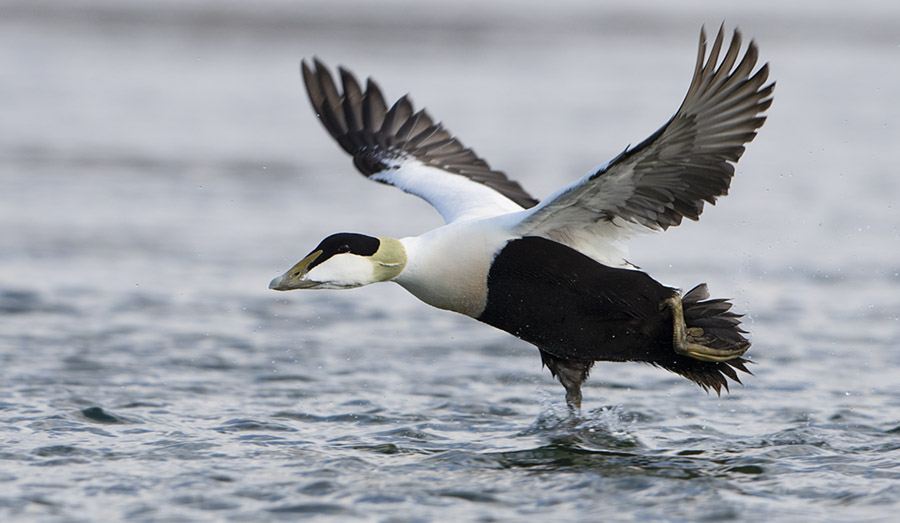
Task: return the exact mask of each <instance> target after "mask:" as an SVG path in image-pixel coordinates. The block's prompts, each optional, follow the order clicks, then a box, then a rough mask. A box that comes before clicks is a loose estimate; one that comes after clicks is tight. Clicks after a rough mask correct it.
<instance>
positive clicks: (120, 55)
mask: <svg viewBox="0 0 900 523" xmlns="http://www.w3.org/2000/svg"><path fill="white" fill-rule="evenodd" d="M592 4H593V3H592V2H585V3H579V2H564V3H563V4H562V6H561V7H560V6H557V7H554V8H553V9H551V8H549V7H548V8H540V7H534V8H531V10H524V11H523V10H522V9H520V8H518V7H517V5H518V4H513V3H499V4H492V5H490V6H487V7H485V6H477V5H476V4H471V5H468V4H467V5H466V6H465V8H462V7H459V4H453V5H454V6H455V7H454V6H450V5H449V4H448V6H442V5H426V6H424V7H422V6H420V7H410V6H404V5H403V4H400V3H391V4H389V5H388V6H387V7H384V6H380V7H378V8H377V9H376V8H374V7H368V4H365V3H362V2H360V3H359V4H358V5H355V6H354V7H353V8H352V9H351V8H347V7H344V8H340V7H326V6H324V5H317V4H294V3H289V2H282V1H278V0H270V1H269V2H266V3H265V4H258V3H257V4H254V6H255V7H248V6H244V5H242V4H238V3H235V4H227V7H216V6H217V5H220V3H214V2H203V1H194V2H187V3H185V2H166V3H162V4H161V3H158V2H155V3H153V4H150V3H148V4H147V5H146V6H144V5H142V4H138V3H131V4H128V5H127V6H123V5H119V3H118V2H112V1H108V2H107V1H101V0H94V1H91V2H85V3H82V4H60V5H56V4H54V3H49V2H48V3H41V2H37V3H36V2H21V3H19V2H12V3H7V4H4V6H3V7H0V43H2V44H3V45H0V64H2V67H0V76H2V81H0V95H2V96H0V112H2V114H3V117H2V119H0V232H2V240H0V379H2V384H3V391H4V393H3V394H2V396H0V463H2V465H0V519H3V520H31V519H34V520H68V521H71V520H121V519H126V518H128V519H138V520H221V519H236V520H278V519H297V518H301V517H329V516H331V517H340V518H357V519H364V520H377V521H425V520H448V519H461V520H521V519H523V518H526V517H533V518H534V519H541V520H560V521H563V520H567V521H571V520H579V519H581V520H584V519H593V518H601V517H602V518H604V519H612V520H627V519H655V520H699V519H738V520H759V521H762V520H772V519H780V520H791V521H797V520H801V521H803V520H806V521H809V520H834V521H841V520H843V521H881V520H888V519H891V518H892V516H893V515H894V513H895V512H896V511H897V509H898V508H900V503H898V499H900V351H898V350H897V347H898V346H900V213H898V209H897V203H896V202H897V197H898V195H900V177H898V176H897V175H898V173H897V164H898V159H900V154H898V152H897V149H896V145H897V144H898V143H900V128H898V122H900V104H897V100H896V95H897V93H900V73H898V71H900V67H898V66H900V47H898V46H900V30H898V29H897V28H898V27H900V11H898V9H897V8H896V7H895V6H893V5H892V4H887V3H885V4H884V5H881V4H879V3H866V2H861V3H860V2H857V3H854V6H853V8H852V10H850V9H851V8H849V7H843V6H842V5H840V4H837V5H833V6H831V5H824V6H823V5H821V4H818V3H817V4H815V14H814V16H810V15H809V13H808V12H806V11H804V10H803V9H801V8H800V7H795V8H791V9H789V10H786V9H785V8H779V7H778V4H772V5H767V4H765V3H763V4H756V5H754V6H743V7H741V8H740V10H738V11H729V10H726V9H725V8H724V7H722V6H720V5H719V4H718V3H716V4H707V3H705V2H695V3H692V4H689V5H687V6H682V7H680V8H679V10H678V11H674V10H673V9H674V8H670V7H668V4H662V3H660V5H657V6H654V7H653V9H652V10H649V11H632V10H630V8H625V7H622V8H615V7H607V8H602V9H600V8H596V7H593V5H592ZM344 5H345V6H346V4H344ZM554 5H555V4H554ZM260 6H261V7H260ZM807 7H808V9H813V7H812V5H810V6H807ZM342 9H344V10H343V11H342ZM723 18H726V19H727V21H728V23H729V24H732V23H736V24H739V25H740V26H741V27H742V28H743V29H744V31H745V34H746V35H747V36H748V37H749V36H754V37H755V38H756V39H757V41H758V42H759V44H760V47H761V54H762V56H763V58H764V59H767V60H769V61H770V62H771V63H772V68H773V76H774V78H775V79H776V80H777V81H778V87H777V90H776V101H775V105H774V106H773V109H772V111H771V116H770V120H769V122H768V123H767V124H766V126H765V127H764V128H763V129H762V132H761V134H760V137H759V139H758V140H757V141H756V142H754V143H752V144H751V145H750V147H749V149H748V153H747V154H746V157H745V158H744V160H742V162H741V164H740V166H739V168H738V176H737V178H736V179H735V182H734V184H733V188H732V195H731V196H729V197H728V198H726V199H724V200H723V201H722V202H721V204H720V205H718V206H717V207H714V208H709V209H707V212H706V213H705V214H704V216H703V220H702V221H701V223H699V224H693V223H691V224H687V225H685V226H682V227H680V228H678V229H677V230H672V231H669V232H667V233H666V234H664V235H657V236H650V237H646V238H641V239H639V240H638V241H636V242H635V244H634V246H633V248H632V259H634V261H635V262H637V263H639V264H640V265H642V266H643V267H645V268H646V269H647V270H649V271H651V272H652V273H653V274H654V275H656V276H657V277H659V278H660V279H662V280H663V281H665V282H666V283H669V284H672V285H677V286H680V287H690V286H693V285H694V284H696V283H698V282H700V281H706V282H708V283H709V284H710V288H711V290H712V291H713V293H714V294H716V295H721V296H733V297H735V301H736V303H737V307H738V308H739V309H740V310H743V311H746V312H747V313H748V317H747V324H748V326H749V329H750V330H751V331H752V336H753V342H754V346H753V348H752V351H751V353H750V354H751V356H752V358H753V360H754V362H755V363H756V364H755V365H753V367H752V370H753V372H754V374H755V375H754V376H748V377H747V378H746V379H745V380H744V381H745V383H746V385H745V386H744V387H741V386H737V387H734V388H733V389H732V393H731V394H729V395H725V396H723V397H721V398H717V397H716V396H715V395H707V394H704V393H703V392H702V391H701V390H699V389H698V388H697V387H696V386H694V385H692V384H690V383H689V382H687V381H685V380H683V379H681V378H679V377H677V376H674V375H670V374H667V373H665V372H663V371H660V370H658V369H653V368H649V367H643V366H640V365H622V364H599V365H598V366H597V367H596V368H595V370H594V372H593V377H592V379H591V380H590V381H589V382H588V384H587V385H586V387H585V409H584V412H583V413H582V416H581V418H579V419H570V418H568V417H567V414H566V411H565V408H564V405H563V397H562V396H563V393H562V388H561V387H560V386H559V385H558V384H556V383H555V382H553V380H551V378H550V376H549V373H548V372H547V371H546V370H542V369H541V368H540V363H539V361H540V359H539V357H538V355H537V351H536V350H535V349H533V348H532V347H531V346H529V345H527V344H524V343H522V342H519V341H517V340H515V339H512V338H511V337H509V336H508V335H506V334H504V333H501V332H498V331H495V330H493V329H491V328H489V327H486V326H484V325H480V324H477V323H476V322H473V321H471V320H468V319H466V318H463V317H460V316H456V315H453V314H450V313H446V312H442V311H437V310H433V309H429V308H428V307H426V306H424V305H422V304H421V303H419V302H417V301H416V300H415V299H414V298H412V297H411V296H409V295H407V294H406V293H405V292H404V291H403V290H402V289H400V288H399V287H395V286H391V285H381V286H372V287H367V288H365V289H359V290H354V291H347V292H306V293H300V292H296V293H290V294H279V293H273V292H271V291H268V290H267V289H266V285H267V283H268V281H269V279H270V278H271V277H272V276H275V275H277V274H279V273H280V272H281V271H283V270H284V269H285V268H286V267H287V266H289V265H290V264H291V263H293V262H295V261H296V260H297V259H298V258H299V257H300V256H302V255H303V254H305V253H306V252H307V251H308V250H309V249H310V248H311V247H312V246H313V245H315V244H316V243H317V242H318V240H319V239H320V238H321V237H323V236H325V235H327V234H329V233H331V232H335V231H340V230H350V231H363V232H370V233H374V234H387V235H392V236H403V235H410V234H416V233H419V232H421V231H423V230H425V229H428V228H430V227H433V226H436V225H438V224H439V218H438V216H437V215H436V213H434V212H433V211H432V210H431V209H430V208H429V207H428V206H427V205H425V204H423V203H421V202H418V201H416V200H415V199H413V198H410V197H408V196H406V195H403V194H401V193H400V192H399V191H396V190H395V189H391V188H387V187H381V186H377V185H376V184H371V183H367V182H366V181H365V180H363V179H362V178H361V177H359V176H358V175H357V174H355V173H354V172H353V170H352V167H351V165H350V163H349V162H348V161H347V160H346V158H344V157H343V156H342V153H340V152H339V150H338V148H337V147H336V146H335V145H333V144H332V143H331V142H330V139H329V138H328V137H327V136H326V135H325V133H324V132H323V131H322V130H321V129H320V127H319V124H318V123H317V122H315V120H314V119H313V117H312V114H311V111H310V110H309V108H308V104H307V101H306V99H305V95H304V93H303V92H302V90H301V84H300V81H299V78H298V75H297V63H298V61H299V59H300V58H301V57H303V56H312V55H313V54H316V55H318V56H320V57H322V58H323V59H325V60H328V61H330V62H332V63H336V62H340V63H343V64H346V65H348V66H350V67H352V68H353V69H355V70H356V71H357V72H358V73H359V74H361V75H368V74H373V75H375V76H376V77H377V78H378V79H379V80H380V82H381V84H382V87H383V88H384V90H385V92H386V94H387V95H388V96H399V95H401V94H403V93H404V92H406V91H407V90H409V91H411V92H412V93H413V95H414V99H415V100H416V101H417V102H419V103H420V104H426V105H428V107H429V108H430V109H431V111H432V113H433V114H434V115H436V116H437V117H438V118H440V119H443V120H444V121H445V123H446V124H447V125H448V127H449V128H450V129H451V130H453V131H454V132H456V133H457V134H458V135H460V136H461V137H462V138H463V139H464V141H465V143H466V144H467V145H471V146H473V147H475V148H476V150H477V151H478V152H479V153H481V154H482V155H484V156H486V157H487V158H489V159H490V160H491V161H492V163H493V164H494V165H495V166H497V167H499V168H502V169H504V170H506V171H507V172H509V173H512V174H513V176H514V177H515V178H517V179H519V180H520V181H522V183H523V184H524V185H525V186H526V187H527V188H529V189H531V190H532V192H534V193H535V194H537V195H538V196H543V195H546V194H549V193H550V192H552V191H553V190H554V189H555V188H557V187H559V186H561V185H563V184H565V183H568V182H569V181H571V180H572V179H574V178H576V177H578V176H580V175H581V174H582V173H583V172H586V171H587V170H588V169H589V168H591V167H592V166H594V165H596V164H599V163H601V162H603V161H605V160H606V159H608V158H609V157H611V156H612V155H614V154H615V153H617V152H618V151H619V150H621V149H622V148H623V147H624V146H625V145H626V144H627V143H629V142H631V143H636V142H637V141H639V140H640V139H642V138H643V137H644V136H646V135H647V134H648V133H649V132H651V131H652V130H654V129H655V128H656V127H657V126H658V125H659V124H661V123H662V122H663V121H665V119H666V118H667V117H668V116H669V114H670V113H671V111H672V110H673V109H674V108H675V107H676V106H677V104H678V102H679V101H680V98H681V96H682V94H683V92H684V90H685V88H686V86H687V83H686V82H687V80H688V78H689V75H690V72H691V68H692V66H693V59H694V57H693V53H694V45H695V38H696V32H697V30H698V28H699V25H700V24H701V23H706V24H707V26H708V27H711V28H714V27H715V26H717V25H718V23H719V22H720V21H721V20H722V19H723Z"/></svg>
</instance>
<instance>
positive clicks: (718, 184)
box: [595, 22, 775, 230]
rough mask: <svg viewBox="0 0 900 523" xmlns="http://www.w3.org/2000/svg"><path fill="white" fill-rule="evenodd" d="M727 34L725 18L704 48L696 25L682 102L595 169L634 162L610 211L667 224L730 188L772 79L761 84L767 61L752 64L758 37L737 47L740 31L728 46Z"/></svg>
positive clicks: (696, 212)
mask: <svg viewBox="0 0 900 523" xmlns="http://www.w3.org/2000/svg"><path fill="white" fill-rule="evenodd" d="M725 37H726V31H725V26H724V22H723V24H722V25H721V26H720V27H719V30H718V32H717V33H716V37H715V40H714V41H713V44H712V46H711V48H710V49H709V52H708V53H707V49H706V44H707V38H706V30H705V28H701V29H700V41H699V45H698V53H697V60H696V64H695V67H694V75H693V77H692V78H691V83H690V87H689V88H688V92H687V94H686V95H685V98H684V101H683V102H682V104H681V107H679V109H678V111H677V112H676V113H675V115H674V116H673V117H672V118H671V119H670V120H669V121H668V122H666V124H665V125H663V126H662V127H661V128H660V129H659V130H657V131H656V132H655V133H653V134H652V135H651V136H650V137H648V138H647V139H646V140H644V141H643V142H641V143H640V144H638V145H637V146H635V147H633V148H630V149H628V150H627V151H626V153H625V154H623V155H620V156H619V157H617V158H616V159H615V160H613V161H612V162H610V164H609V167H608V168H607V169H606V171H605V172H604V173H598V174H597V175H595V177H600V176H603V175H604V174H605V173H606V172H611V171H614V170H617V169H628V168H631V169H633V170H634V174H633V176H632V178H631V180H632V181H631V183H633V184H634V185H635V187H634V191H633V196H632V197H631V198H630V199H628V200H627V201H623V202H621V204H620V205H619V206H618V207H617V208H615V209H612V210H611V214H612V215H616V216H620V217H622V218H623V219H626V220H628V221H632V222H636V223H639V224H641V225H643V226H645V227H648V228H650V229H657V230H658V229H662V230H665V229H667V228H668V227H671V226H674V225H678V224H680V223H681V221H682V218H689V219H691V220H696V219H698V218H699V217H700V214H701V213H702V212H703V207H704V204H705V203H711V204H714V203H715V201H716V198H718V197H720V196H724V195H726V194H727V193H728V188H729V186H730V185H731V178H732V177H733V175H734V163H736V162H737V161H738V160H739V159H740V157H741V156H742V155H743V153H744V150H745V145H746V144H747V143H749V142H750V141H752V140H753V139H754V138H755V137H756V131H757V129H759V128H760V127H761V126H762V125H763V123H764V122H765V120H766V117H765V111H766V110H767V109H768V108H769V107H770V106H771V105H772V93H773V90H774V87H775V83H774V82H772V83H769V84H768V85H764V84H765V82H766V80H767V79H768V76H769V66H768V64H767V63H766V64H763V65H762V66H760V67H759V68H757V67H756V65H757V60H758V57H759V51H758V48H757V45H756V42H755V41H753V40H751V41H750V42H749V44H748V45H747V46H746V48H745V50H744V51H743V53H741V47H742V38H743V37H742V33H741V31H740V30H739V29H734V31H733V33H732V37H731V40H730V42H728V43H727V46H726V38H725ZM723 49H724V55H723V56H721V60H720V54H721V52H722V51H723ZM754 70H755V71H754ZM619 164H621V165H619ZM619 172H621V170H620V171H619Z"/></svg>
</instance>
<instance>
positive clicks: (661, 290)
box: [478, 236, 676, 361]
mask: <svg viewBox="0 0 900 523" xmlns="http://www.w3.org/2000/svg"><path fill="white" fill-rule="evenodd" d="M487 285H488V296H487V306H486V307H485V309H484V312H483V313H482V314H481V315H480V316H479V317H478V320H479V321H482V322H484V323H487V324H489V325H493V326H494V327H497V328H499V329H503V330H505V331H506V332H509V333H510V334H513V335H515V336H516V337H519V338H521V339H523V340H525V341H527V342H530V343H533V344H534V345H536V346H538V347H539V348H540V349H542V350H544V351H546V352H548V353H550V354H552V355H554V356H556V357H558V358H562V359H566V360H579V361H597V360H605V361H654V360H655V359H656V357H655V355H660V354H663V353H671V351H672V315H671V313H670V312H669V311H668V309H666V308H664V307H661V303H662V302H663V301H664V300H665V299H666V298H669V297H671V296H673V295H675V294H676V291H675V290H674V289H671V288H669V287H666V286H664V285H662V284H660V283H659V282H657V281H655V280H654V279H653V278H651V277H650V276H648V275H647V274H646V273H644V272H641V271H637V270H629V269H616V268H612V267H607V266H606V265H603V264H601V263H598V262H596V261H594V260H593V259H591V258H589V257H588V256H585V255H584V254H581V253H580V252H578V251H576V250H574V249H572V248H570V247H567V246H565V245H562V244H560V243H557V242H554V241H551V240H547V239H544V238H539V237H534V236H529V237H525V238H520V239H516V240H512V241H510V242H509V243H507V245H506V247H504V248H503V250H501V251H500V253H499V254H498V255H497V257H496V258H495V259H494V262H493V264H491V269H490V272H489V273H488V281H487Z"/></svg>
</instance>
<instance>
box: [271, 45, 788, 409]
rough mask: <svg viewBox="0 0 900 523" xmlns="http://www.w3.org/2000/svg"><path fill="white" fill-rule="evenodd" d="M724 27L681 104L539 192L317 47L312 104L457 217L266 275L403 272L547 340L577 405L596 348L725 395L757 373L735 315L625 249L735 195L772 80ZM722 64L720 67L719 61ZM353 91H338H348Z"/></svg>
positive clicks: (423, 286) (406, 186)
mask: <svg viewBox="0 0 900 523" xmlns="http://www.w3.org/2000/svg"><path fill="white" fill-rule="evenodd" d="M723 37H724V28H720V29H719V32H718V35H717V36H716V40H715V42H714V43H713V45H712V49H711V51H710V53H709V57H708V58H707V59H706V60H704V57H705V56H706V35H705V32H704V31H703V30H702V29H701V32H700V46H699V47H700V48H699V52H698V54H697V64H696V67H695V69H694V76H693V79H692V80H691V85H690V88H689V89H688V92H687V95H686V96H685V99H684V101H683V102H682V104H681V107H680V108H679V109H678V112H676V113H675V115H674V116H673V117H672V118H671V119H670V120H669V121H668V122H666V124H665V125H663V126H662V127H661V128H660V129H659V130H657V131H656V132H655V133H653V134H652V135H651V136H650V137H649V138H647V139H646V140H644V141H643V142H641V143H640V144H638V145H637V146H635V147H628V148H626V149H625V150H624V151H623V152H622V153H620V154H619V155H618V156H616V157H615V158H613V159H612V160H610V161H609V162H607V163H606V164H604V165H603V166H601V167H599V168H597V169H596V170H594V171H592V172H590V173H588V174H587V175H585V176H584V177H583V178H581V179H580V180H578V181H576V182H575V183H573V184H571V185H569V186H567V187H564V188H562V189H561V190H559V191H558V192H556V193H555V194H553V195H552V196H550V197H549V198H547V199H546V200H544V201H543V202H538V201H537V200H535V199H534V198H532V197H531V196H530V195H529V194H528V193H527V192H525V190H524V189H523V188H522V187H521V186H520V185H519V184H518V183H516V182H515V181H512V180H510V179H509V178H507V177H506V175H504V174H503V173H502V172H500V171H497V170H494V169H492V168H491V167H490V166H489V165H488V163H487V162H485V161H484V160H483V159H482V158H481V157H479V156H478V155H477V154H475V152H474V151H472V150H471V149H469V148H466V147H465V146H463V145H462V143H461V142H460V141H459V140H457V139H456V138H455V137H454V136H453V135H452V134H450V132H449V131H448V130H447V129H445V128H444V126H443V125H442V124H440V123H435V122H434V120H433V119H432V118H431V117H430V116H429V115H428V113H426V112H425V110H419V111H416V110H415V109H414V108H413V105H412V102H411V101H410V100H409V98H408V97H407V96H404V97H402V98H400V99H399V100H397V102H396V103H394V104H393V105H392V106H391V107H390V108H388V106H387V104H386V103H385V100H384V97H383V96H382V94H381V90H380V88H379V87H378V85H377V84H376V83H375V82H374V81H373V80H371V79H369V80H368V81H367V82H366V89H365V91H363V90H362V88H361V87H360V84H359V82H358V81H357V79H356V78H355V77H354V76H353V74H352V73H350V72H349V71H348V70H346V69H344V68H339V69H338V71H339V72H340V80H341V84H342V90H339V89H338V87H337V86H336V85H335V82H334V80H333V78H332V76H331V74H330V73H329V72H328V68H327V67H326V66H325V65H323V64H322V62H320V61H319V60H318V59H313V64H312V66H309V65H307V63H306V62H305V61H304V62H303V63H302V71H303V80H304V82H305V84H306V90H307V92H308V93H309V98H310V100H311V101H312V106H313V109H314V110H315V112H316V115H317V116H318V117H319V120H320V121H321V122H322V124H323V125H324V126H325V129H327V130H328V132H329V133H331V136H332V137H334V139H335V140H337V142H338V144H340V146H341V147H342V148H343V149H344V150H345V151H347V152H348V153H350V155H352V156H353V164H354V165H355V166H356V168H357V169H358V170H359V171H360V172H362V174H363V175H365V176H366V177H368V178H369V179H370V180H374V181H377V182H381V183H386V184H389V185H394V186H396V187H399V188H400V189H402V190H404V191H406V192H408V193H411V194H414V195H416V196H419V197H421V198H423V199H425V200H426V201H427V202H428V203H430V204H431V205H433V206H434V207H435V208H436V209H437V211H438V212H439V213H440V214H441V216H442V217H443V218H444V220H445V221H446V225H443V226H441V227H438V228H437V229H434V230H432V231H429V232H426V233H424V234H422V235H420V236H415V237H410V238H402V239H395V238H388V237H375V236H368V235H364V234H353V233H338V234H334V235H331V236H329V237H327V238H325V239H324V240H322V242H321V243H320V244H319V245H318V246H316V248H314V249H313V250H312V252H310V253H309V254H308V255H307V256H306V257H304V258H303V259H302V260H300V262H298V263H297V264H296V265H294V266H293V267H291V269H290V270H288V271H287V272H285V273H284V274H283V275H281V276H278V277H277V278H275V279H274V280H272V282H271V284H269V288H271V289H275V290H279V291H288V290H293V289H349V288H353V287H360V286H363V285H368V284H370V283H376V282H384V281H393V282H397V283H399V284H400V285H401V286H403V287H404V288H405V289H406V290H408V291H409V292H411V293H412V294H413V295H415V296H416V297H417V298H419V299H420V300H422V301H424V302H425V303H427V304H429V305H432V306H434V307H437V308H440V309H446V310H449V311H454V312H458V313H461V314H465V315H466V316H470V317H472V318H475V319H476V320H478V321H481V322H484V323H487V324H489V325H493V326H494V327H497V328H499V329H502V330H504V331H506V332H508V333H510V334H512V335H514V336H516V337H518V338H521V339H523V340H525V341H527V342H529V343H532V344H534V345H535V346H537V348H538V350H539V351H540V353H541V359H542V360H543V363H544V365H546V366H547V367H549V369H550V372H551V373H552V374H553V376H555V377H556V378H557V379H558V380H559V381H560V383H562V385H563V387H565V389H566V402H567V404H568V405H569V407H570V408H571V409H573V410H577V409H578V408H580V405H581V385H582V383H583V382H584V381H585V380H586V379H587V377H588V373H589V371H590V369H591V367H592V366H593V364H594V362H595V361H639V362H644V363H649V364H651V365H656V366H659V367H662V368H664V369H668V370H670V371H672V372H675V373H677V374H680V375H682V376H684V377H685V378H687V379H689V380H691V381H694V382H695V383H697V384H699V385H700V386H701V387H702V388H704V389H706V390H709V389H710V388H711V389H713V390H715V391H716V392H717V393H721V390H722V388H725V389H726V390H727V389H728V382H727V380H726V377H728V378H731V379H732V380H734V381H736V382H738V383H739V382H740V379H739V378H738V376H737V373H736V372H735V369H738V370H741V371H743V372H748V371H747V369H746V367H745V366H744V364H745V363H746V362H747V360H745V359H743V358H742V357H741V356H743V355H744V353H745V352H746V351H747V349H748V348H749V347H750V343H749V341H748V340H747V339H746V338H745V337H744V336H743V334H745V333H746V331H744V330H742V329H741V328H740V321H739V319H738V318H739V317H740V316H739V315H737V314H735V313H733V312H731V311H730V309H731V303H729V302H728V301H726V300H724V299H712V300H711V299H709V294H708V293H707V290H706V285H705V284H701V285H698V286H696V287H694V289H693V290H691V291H689V292H687V293H686V294H684V295H683V296H682V295H681V293H680V291H679V290H678V289H674V288H670V287H667V286H664V285H662V284H660V283H658V282H657V281H656V280H654V279H653V278H651V277H650V276H649V275H648V274H647V273H645V272H642V271H641V270H639V269H638V267H636V266H634V265H632V264H631V263H629V262H628V261H627V260H626V257H625V256H626V255H625V250H624V248H623V247H622V246H621V245H620V241H621V240H624V239H626V238H628V237H630V236H633V235H634V234H636V233H638V232H640V231H648V230H649V231H659V230H665V229H668V228H669V227H672V226H675V225H678V224H680V223H681V220H682V219H683V218H690V219H691V220H697V219H698V218H699V217H700V213H701V212H702V211H703V204H704V202H709V203H711V204H714V203H715V201H716V198H717V197H719V196H724V195H725V194H726V193H727V192H728V187H729V185H730V182H731V178H732V176H733V175H734V163H735V162H737V161H738V159H739V158H740V157H741V155H742V154H743V152H744V145H745V144H746V143H748V142H750V141H751V140H753V138H754V137H755V136H756V130H757V129H758V128H759V127H760V126H761V125H762V124H763V122H764V121H765V119H766V118H765V116H764V115H763V112H764V111H765V110H766V109H767V108H768V107H769V106H770V105H771V103H772V92H773V89H774V83H770V84H768V85H765V84H766V80H767V78H768V64H765V65H763V66H762V67H760V68H759V69H757V70H755V71H754V69H755V68H756V62H757V55H758V52H757V48H756V45H755V43H754V42H752V41H751V42H750V44H749V46H748V47H747V49H746V51H745V52H744V53H743V56H741V52H740V48H741V34H740V32H739V31H737V30H735V31H734V34H733V36H732V38H731V44H730V45H729V46H728V50H727V51H726V52H725V55H724V58H723V59H722V61H721V63H718V62H719V53H720V51H721V49H722V44H723ZM717 64H718V65H717ZM341 91H342V92H341Z"/></svg>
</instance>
